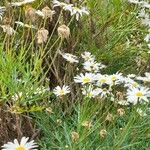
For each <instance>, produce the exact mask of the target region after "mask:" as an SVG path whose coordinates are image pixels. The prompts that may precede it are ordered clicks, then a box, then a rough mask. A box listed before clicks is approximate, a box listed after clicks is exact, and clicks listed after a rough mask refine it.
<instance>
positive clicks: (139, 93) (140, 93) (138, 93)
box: [135, 91, 143, 97]
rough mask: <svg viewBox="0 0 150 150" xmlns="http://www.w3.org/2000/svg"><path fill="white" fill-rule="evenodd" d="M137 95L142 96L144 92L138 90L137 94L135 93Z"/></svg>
mask: <svg viewBox="0 0 150 150" xmlns="http://www.w3.org/2000/svg"><path fill="white" fill-rule="evenodd" d="M135 95H136V96H137V97H141V96H143V93H142V92H140V91H139V92H137V93H136V94H135Z"/></svg>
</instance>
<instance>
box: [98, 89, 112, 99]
mask: <svg viewBox="0 0 150 150" xmlns="http://www.w3.org/2000/svg"><path fill="white" fill-rule="evenodd" d="M99 92H100V97H101V98H106V97H108V96H109V95H111V92H110V91H109V90H108V89H106V88H103V89H99Z"/></svg>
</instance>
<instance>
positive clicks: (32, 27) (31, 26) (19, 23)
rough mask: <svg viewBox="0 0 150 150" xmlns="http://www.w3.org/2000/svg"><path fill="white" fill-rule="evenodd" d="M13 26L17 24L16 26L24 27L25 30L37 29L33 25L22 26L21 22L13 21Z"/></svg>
mask: <svg viewBox="0 0 150 150" xmlns="http://www.w3.org/2000/svg"><path fill="white" fill-rule="evenodd" d="M15 24H18V25H19V26H21V27H26V28H31V29H37V28H36V27H35V26H33V25H28V24H24V23H23V22H21V21H15Z"/></svg>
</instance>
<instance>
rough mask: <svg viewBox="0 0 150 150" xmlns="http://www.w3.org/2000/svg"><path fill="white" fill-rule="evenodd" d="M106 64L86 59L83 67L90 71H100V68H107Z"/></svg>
mask: <svg viewBox="0 0 150 150" xmlns="http://www.w3.org/2000/svg"><path fill="white" fill-rule="evenodd" d="M105 67H106V66H105V65H103V64H101V63H97V62H96V61H94V60H92V61H86V62H84V63H83V68H84V69H85V70H86V71H89V72H95V73H96V72H99V71H100V69H103V68H105Z"/></svg>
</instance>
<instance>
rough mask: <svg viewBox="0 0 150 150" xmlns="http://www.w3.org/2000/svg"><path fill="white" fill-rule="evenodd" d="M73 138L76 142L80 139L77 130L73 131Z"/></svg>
mask: <svg viewBox="0 0 150 150" xmlns="http://www.w3.org/2000/svg"><path fill="white" fill-rule="evenodd" d="M71 138H72V141H73V142H76V141H77V140H78V139H79V134H78V133H77V132H74V131H73V132H72V133H71Z"/></svg>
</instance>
